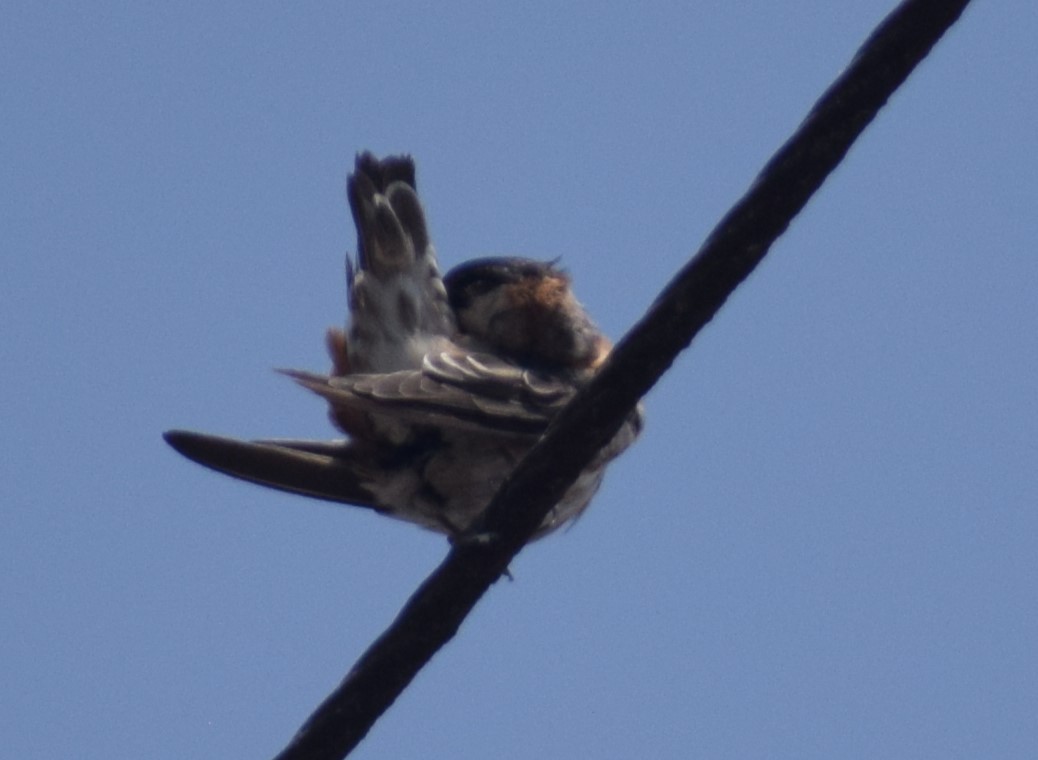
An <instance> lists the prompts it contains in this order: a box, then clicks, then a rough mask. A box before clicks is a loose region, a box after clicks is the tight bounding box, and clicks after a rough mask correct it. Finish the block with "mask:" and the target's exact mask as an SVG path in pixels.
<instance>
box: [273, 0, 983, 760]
mask: <svg viewBox="0 0 1038 760" xmlns="http://www.w3.org/2000/svg"><path fill="white" fill-rule="evenodd" d="M968 3H969V0H907V1H906V2H904V3H902V4H901V5H900V6H899V7H898V8H897V9H895V10H894V12H893V13H891V14H890V16H888V17H887V18H886V19H885V20H884V21H883V23H882V24H881V25H880V26H879V27H878V28H877V29H876V31H875V32H873V34H872V36H871V37H869V39H868V40H867V41H866V42H865V44H864V45H863V46H862V48H861V50H860V51H859V52H858V54H857V56H856V57H855V58H854V60H853V61H852V63H851V65H850V66H849V67H848V69H847V70H846V72H845V73H844V74H843V75H842V76H841V77H840V78H839V79H838V80H837V81H836V82H835V83H834V84H833V85H832V86H831V87H830V88H829V90H828V91H826V93H825V94H824V95H823V96H822V98H821V99H820V100H819V101H818V103H817V104H816V105H815V107H814V108H813V109H812V111H811V112H810V114H808V117H807V119H805V121H804V123H803V124H801V125H800V127H799V129H797V131H796V133H795V134H794V135H793V137H792V138H791V139H790V140H789V141H788V142H787V143H786V144H785V145H784V146H782V148H781V149H780V150H779V151H778V153H776V154H775V156H774V157H773V158H772V159H771V161H770V162H768V164H767V166H765V168H764V170H763V171H762V172H761V174H760V176H759V177H758V178H757V181H756V182H755V183H754V185H753V187H752V188H751V189H750V191H749V192H748V193H747V194H746V195H745V196H744V197H743V198H742V199H741V200H740V201H739V202H738V203H737V204H736V205H735V207H734V208H732V210H731V211H730V212H729V213H728V214H727V215H726V216H725V217H724V219H722V220H721V222H720V224H718V226H717V227H716V228H715V229H714V231H713V233H712V234H711V235H710V237H709V238H708V239H707V241H706V243H705V244H704V245H703V247H702V248H701V249H700V251H699V253H698V254H697V255H696V256H695V257H694V258H693V259H692V260H691V261H690V262H689V264H687V265H686V266H685V267H684V268H683V269H682V270H681V272H679V273H678V276H677V277H676V278H675V279H674V280H673V281H672V282H671V283H670V284H669V285H668V286H667V287H666V289H665V290H664V291H663V293H662V294H661V295H660V297H659V298H658V299H657V301H656V303H655V304H654V305H653V307H652V308H651V309H650V310H649V312H648V313H647V314H646V316H645V317H644V318H643V319H642V320H641V321H640V322H639V323H638V324H637V325H635V327H634V328H633V329H632V330H631V331H630V332H629V333H628V334H627V336H626V337H625V338H624V340H623V341H621V342H620V344H619V345H618V346H617V347H616V349H615V350H614V352H613V355H612V357H611V359H610V361H609V362H608V363H607V365H606V366H605V367H604V368H603V369H602V371H601V372H600V373H599V374H598V375H597V376H596V378H595V380H594V381H593V382H592V383H591V385H589V386H588V387H587V388H586V389H585V390H584V391H583V392H582V393H580V394H579V396H577V397H576V398H575V399H574V400H573V402H572V403H571V404H570V405H569V406H568V407H567V408H566V409H564V410H563V412H562V413H561V414H560V415H559V418H558V419H557V420H556V422H555V424H554V425H553V426H552V428H551V429H550V430H549V431H548V433H547V434H546V435H545V437H544V439H543V440H542V441H541V442H540V443H539V444H538V445H537V446H536V447H535V448H534V449H533V450H532V451H531V452H530V453H529V455H528V456H527V457H526V458H525V459H524V460H523V462H522V463H521V464H520V466H519V467H518V468H517V470H516V471H515V473H514V474H513V475H512V477H511V478H509V480H508V482H506V483H505V484H504V485H503V486H502V488H501V490H500V492H499V493H498V494H497V496H496V497H495V498H494V500H493V502H492V503H491V505H490V506H489V507H488V509H487V512H486V514H485V516H484V520H483V523H482V525H481V532H482V533H483V534H484V535H485V536H487V537H489V538H488V539H487V540H486V541H483V542H480V541H476V540H473V541H469V542H465V543H464V544H463V545H459V546H455V547H454V548H453V549H452V550H451V552H450V553H449V554H448V556H447V558H446V559H445V560H444V562H443V563H442V564H441V565H440V566H439V568H437V569H436V571H435V572H434V573H433V574H432V575H430V576H429V578H428V579H426V581H425V582H424V583H423V584H422V585H421V587H420V588H419V589H418V590H417V591H416V592H415V594H414V595H413V596H412V597H411V599H410V600H408V602H407V604H406V605H405V606H404V608H403V609H402V610H401V611H400V614H399V615H398V616H397V618H396V620H395V621H394V622H393V623H392V625H390V627H389V628H388V629H387V630H386V631H385V633H383V634H382V636H380V637H379V638H378V639H377V640H376V641H375V642H374V643H373V644H372V645H371V646H370V647H369V649H368V650H367V651H366V652H365V653H364V654H363V655H362V656H361V658H360V660H358V661H357V664H356V665H354V667H353V669H352V670H351V671H350V672H349V674H348V675H347V676H346V678H345V680H344V681H343V682H342V683H341V684H340V685H339V687H338V688H337V689H336V690H335V691H334V692H333V693H332V694H331V696H329V697H328V698H327V699H326V700H325V702H324V703H323V704H322V705H321V706H320V707H318V708H317V711H316V712H315V713H314V714H313V715H312V716H311V717H310V719H309V720H308V721H307V722H306V724H305V725H304V726H303V727H302V729H300V731H299V733H298V734H297V735H296V736H295V737H294V738H293V739H292V741H291V743H290V744H289V745H288V747H287V748H285V750H284V751H283V752H282V753H281V754H280V755H278V758H280V760H300V759H302V758H306V760H318V759H324V758H328V759H332V758H341V757H345V756H346V754H347V753H349V752H350V750H352V749H353V748H354V747H355V746H357V744H358V743H359V742H360V740H361V739H362V738H364V736H365V734H367V732H368V730H369V729H370V728H371V726H372V725H373V724H374V722H375V721H376V720H377V719H378V717H379V716H380V715H381V714H382V713H383V712H384V711H385V710H386V709H387V708H388V707H389V706H390V705H391V704H392V703H393V701H394V700H395V699H396V698H397V696H399V695H400V693H401V692H402V691H403V690H404V688H406V687H407V685H408V683H410V681H411V679H412V678H413V677H414V676H415V675H416V674H417V673H418V671H419V670H420V669H421V667H422V666H423V665H424V664H425V663H426V662H428V661H429V659H430V658H431V657H432V656H433V655H434V654H435V653H436V651H437V650H438V649H439V648H440V647H442V646H443V645H444V644H446V643H447V641H449V640H450V639H451V637H452V636H453V635H454V633H455V632H456V631H457V630H458V626H460V625H461V622H462V621H463V620H464V619H465V616H466V615H467V614H468V613H469V611H470V610H471V609H472V608H473V607H474V606H475V604H476V602H477V601H478V600H479V598H480V597H481V596H482V595H483V593H484V592H485V591H486V590H487V589H488V588H489V587H490V585H491V584H492V583H494V582H495V581H496V580H497V579H498V578H499V577H500V575H501V574H502V573H503V572H504V571H505V569H506V568H507V567H508V564H509V563H510V562H511V561H512V558H513V557H514V556H515V555H516V554H517V553H518V552H519V551H520V550H521V549H522V547H523V545H524V544H525V543H526V542H527V541H528V540H529V539H530V537H531V536H532V535H533V532H534V531H535V530H536V528H537V527H538V526H539V525H540V524H541V521H542V520H543V519H544V517H545V515H546V514H547V513H548V511H549V510H550V509H551V507H552V505H554V504H555V503H556V502H557V501H558V500H559V498H560V497H561V496H562V494H563V493H564V492H565V490H566V489H567V488H568V487H569V485H570V484H571V483H572V482H573V481H574V480H575V479H576V477H577V475H578V474H579V473H580V471H581V470H582V469H583V468H584V467H585V466H586V465H587V464H588V462H590V461H591V459H592V458H593V457H594V455H595V454H596V453H597V452H598V450H599V449H600V448H601V447H602V446H603V445H604V444H605V443H606V442H607V441H609V440H610V439H611V438H612V436H613V435H614V434H615V433H616V431H617V430H618V429H619V428H620V425H621V424H622V423H623V421H624V419H625V418H626V416H627V414H628V413H629V411H630V410H631V409H632V408H633V407H634V405H635V404H636V403H637V402H638V399H639V398H641V397H642V396H643V395H644V394H645V393H646V392H647V391H648V390H649V389H650V388H651V387H652V386H653V385H654V384H655V383H656V381H657V380H658V379H659V378H660V376H661V375H662V374H663V373H664V372H665V371H666V369H667V368H668V367H669V366H670V364H671V363H672V362H673V361H674V359H675V357H676V356H677V355H678V353H679V352H681V351H682V350H683V349H684V348H686V347H687V346H688V345H689V343H690V342H691V341H692V338H693V337H694V336H695V335H696V333H698V332H699V330H701V329H702V328H703V326H704V325H706V323H707V322H709V321H710V319H711V318H712V317H713V316H714V315H715V314H716V313H717V311H718V310H719V309H720V308H721V306H722V304H724V302H725V300H726V299H727V298H728V296H729V295H731V294H732V292H733V291H734V290H735V288H736V287H737V286H738V285H739V283H740V282H742V281H743V280H744V279H745V278H746V277H747V276H748V275H749V274H750V272H752V271H753V269H754V267H756V266H757V264H758V263H760V261H761V259H763V258H764V255H765V254H766V253H767V251H768V248H769V247H770V246H771V244H772V243H773V242H774V241H775V240H776V239H777V238H778V236H779V235H781V234H782V232H783V231H785V229H786V227H787V226H789V223H790V222H791V221H792V219H793V217H795V216H796V214H797V213H799V211H800V210H801V209H802V208H803V207H804V205H805V204H806V203H807V201H808V200H809V199H810V197H811V195H812V194H813V193H814V192H815V191H816V190H817V189H818V188H819V187H820V186H821V185H822V183H823V182H824V181H825V178H826V177H827V176H828V175H829V173H830V172H831V171H832V170H833V169H834V168H836V166H837V164H839V162H840V161H841V160H842V158H843V156H844V155H845V154H846V152H847V150H848V149H849V148H850V146H851V144H852V143H853V142H854V140H855V139H856V138H857V137H858V135H860V134H861V132H862V131H863V130H864V129H865V127H866V126H867V125H868V124H869V122H870V121H872V119H873V117H875V115H876V113H877V112H878V111H879V109H880V108H881V107H882V106H883V104H884V103H885V102H886V101H887V99H888V98H889V97H890V96H891V94H893V92H894V91H895V90H896V89H897V88H898V86H900V85H901V83H902V82H903V81H904V80H905V79H906V78H907V77H908V75H909V74H910V73H911V71H912V70H913V69H914V68H915V66H916V65H917V64H918V63H919V62H920V61H922V60H923V58H925V57H926V55H927V53H928V52H929V51H930V48H931V47H933V45H934V44H935V43H936V42H937V40H939V39H940V37H941V36H942V35H943V34H944V32H945V31H946V30H947V29H948V28H949V27H950V26H951V25H952V24H953V23H954V22H955V20H956V19H957V18H958V17H959V15H960V14H961V13H962V11H963V10H964V9H965V7H966V6H967V5H968Z"/></svg>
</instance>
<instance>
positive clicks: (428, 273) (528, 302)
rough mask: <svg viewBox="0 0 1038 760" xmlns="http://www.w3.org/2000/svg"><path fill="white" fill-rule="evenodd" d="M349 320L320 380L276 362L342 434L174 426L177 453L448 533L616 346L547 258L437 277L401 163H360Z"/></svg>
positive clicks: (552, 523) (463, 267)
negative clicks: (240, 434)
mask: <svg viewBox="0 0 1038 760" xmlns="http://www.w3.org/2000/svg"><path fill="white" fill-rule="evenodd" d="M347 194H348V198H349V205H350V210H351V213H352V216H353V219H354V222H355V224H356V227H357V256H356V261H355V262H354V261H352V260H350V259H347V267H346V272H347V293H348V299H347V300H348V307H349V308H348V310H349V316H348V324H347V326H346V328H345V329H342V328H331V329H329V331H328V332H327V335H326V346H327V349H328V352H329V354H330V357H331V362H332V369H331V371H330V372H329V373H328V374H318V373H312V372H305V371H299V370H282V372H284V374H286V375H288V376H289V377H291V378H292V379H294V380H295V381H296V382H297V383H298V384H299V385H301V386H302V387H304V388H306V389H308V390H310V391H312V392H314V393H316V394H317V395H319V396H321V397H322V398H324V399H325V400H326V402H327V403H328V407H329V416H330V418H331V421H332V423H333V424H334V425H335V426H336V427H337V428H338V429H339V430H340V431H341V432H342V433H344V434H345V435H346V437H345V438H344V439H335V440H330V441H310V440H291V439H267V440H256V441H243V440H238V439H234V438H228V437H223V436H217V435H211V434H207V433H198V432H193V431H187V430H170V431H167V432H166V433H164V437H165V440H166V441H167V442H168V443H169V444H170V445H171V446H172V447H173V448H174V449H175V450H176V451H178V452H179V453H180V454H182V455H184V456H185V457H187V458H188V459H191V460H193V461H195V462H198V463H200V464H202V465H205V466H206V467H209V468H211V469H213V470H216V471H218V472H222V473H224V474H227V475H231V476H233V477H236V478H239V479H241V480H246V481H250V482H253V483H257V484H260V485H264V486H267V487H271V488H275V489H278V490H281V491H287V492H290V493H295V494H301V495H304V496H309V497H313V498H317V499H322V500H326V501H332V502H338V503H343V504H350V505H354V506H359V507H365V508H368V509H371V510H374V511H375V512H378V513H381V514H385V515H389V516H391V517H395V518H398V519H401V520H405V521H407V522H411V523H414V524H417V525H419V526H421V527H424V528H427V529H430V530H433V531H436V532H439V533H443V534H446V535H447V536H448V537H449V538H450V539H451V540H457V539H459V538H462V537H464V536H466V535H467V534H468V531H470V529H471V528H472V526H474V525H475V524H476V521H477V520H478V518H479V517H480V515H481V514H482V512H483V511H484V510H485V508H486V506H487V505H488V504H489V503H490V500H491V498H492V497H493V496H494V494H495V493H496V491H497V490H498V488H499V486H500V485H501V484H502V483H503V482H504V480H505V479H506V478H507V477H508V475H509V474H510V473H511V472H512V471H513V470H514V469H515V467H516V466H517V465H518V463H519V461H520V460H521V459H522V458H523V457H524V456H525V454H526V453H527V452H528V451H529V450H530V449H531V448H532V447H533V445H534V444H535V443H536V442H537V440H538V439H539V438H540V437H541V435H542V434H543V433H544V432H545V430H547V428H548V426H549V425H550V424H551V422H552V421H553V420H554V419H555V417H556V416H557V415H558V413H559V412H560V411H561V410H562V408H563V407H564V406H565V405H566V404H567V403H568V402H569V401H570V399H572V398H573V397H574V396H575V395H576V394H577V392H578V391H579V390H580V389H581V388H582V387H584V386H585V385H586V384H587V383H588V382H589V381H590V379H591V378H592V377H593V376H594V375H595V373H596V372H597V371H598V369H599V368H600V367H601V366H602V364H603V363H604V362H605V360H606V358H607V357H608V356H609V353H610V351H611V349H612V343H611V342H610V341H609V339H608V338H607V337H606V336H605V335H604V334H603V333H602V332H601V331H600V330H599V329H598V327H596V325H595V323H594V322H593V321H592V319H591V317H590V316H589V315H588V314H587V312H586V310H585V309H584V307H583V306H582V305H581V304H580V302H579V301H578V300H577V299H576V297H575V295H574V294H573V291H572V288H571V281H570V277H569V275H568V273H567V272H565V271H564V270H563V269H561V268H560V267H559V266H558V264H557V262H556V261H548V262H544V261H538V260H534V259H527V258H521V257H490V258H479V259H474V260H471V261H468V262H465V263H463V264H460V265H459V266H457V267H455V268H454V269H452V270H451V271H450V272H448V273H447V274H446V276H441V274H440V270H439V265H438V262H437V257H436V252H435V249H434V247H433V245H432V243H431V239H430V236H429V233H428V228H427V225H426V220H425V213H424V210H423V207H422V204H421V201H420V199H419V197H418V194H417V185H416V182H415V165H414V161H413V159H411V158H410V157H409V156H389V157H386V158H383V159H378V158H376V157H375V156H373V155H372V154H371V153H367V152H365V153H361V154H359V155H358V156H357V158H356V161H355V167H354V171H353V173H352V174H351V175H350V176H349V179H348V182H347ZM643 416H644V415H643V410H642V409H641V407H640V406H639V407H638V408H636V409H635V410H634V411H632V412H631V414H630V415H629V416H628V418H627V420H626V421H625V423H624V425H623V426H622V427H621V429H620V431H619V432H618V433H617V434H616V435H615V437H614V438H613V439H612V440H611V441H610V442H609V443H608V444H607V445H606V446H605V448H603V449H602V451H600V452H599V454H598V455H597V456H596V458H595V459H594V460H593V461H592V462H591V464H589V465H588V467H586V468H585V470H584V471H583V472H582V473H581V475H580V476H579V477H578V479H577V481H576V482H575V483H574V484H573V485H572V486H571V487H570V489H569V490H568V491H567V492H566V494H565V495H564V496H563V498H562V499H561V500H560V501H559V503H558V504H556V505H555V506H554V507H553V509H552V510H551V511H550V512H549V513H548V515H547V516H546V517H545V519H544V521H543V522H542V524H541V526H540V527H539V529H538V530H537V532H536V533H535V535H534V538H540V537H542V536H544V535H547V534H548V533H551V532H552V531H554V530H556V529H557V528H559V527H560V526H562V525H564V524H566V523H569V522H571V521H573V520H574V519H575V518H577V517H578V516H579V515H580V514H581V513H583V512H584V510H585V509H586V508H587V506H588V504H589V502H590V501H591V498H592V497H593V496H594V494H595V492H596V491H597V490H598V487H599V486H600V484H601V482H602V479H603V477H604V473H605V469H606V465H608V464H609V462H611V461H612V460H613V459H615V458H616V457H617V456H619V455H620V454H621V453H622V452H623V451H624V450H625V449H627V448H628V447H629V446H630V445H631V444H632V443H633V442H634V440H635V439H636V438H637V437H638V435H639V434H640V432H641V428H642V425H643Z"/></svg>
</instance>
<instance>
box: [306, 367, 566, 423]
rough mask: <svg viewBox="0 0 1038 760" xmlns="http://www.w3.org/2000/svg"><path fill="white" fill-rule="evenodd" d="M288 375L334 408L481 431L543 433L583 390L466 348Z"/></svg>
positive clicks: (561, 380) (555, 377)
mask: <svg viewBox="0 0 1038 760" xmlns="http://www.w3.org/2000/svg"><path fill="white" fill-rule="evenodd" d="M285 374H287V375H289V376H290V377H292V378H294V379H295V380H296V381H297V382H298V383H299V384H300V385H302V386H303V387H305V388H308V389H310V390H312V391H313V392H315V393H317V394H318V395H320V396H322V397H324V398H325V399H327V400H328V402H329V403H330V404H331V405H332V406H333V407H336V408H342V409H354V410H361V411H366V412H370V413H375V414H379V415H383V416H387V417H395V418H397V419H399V420H401V421H402V422H406V423H411V424H419V425H435V426H438V427H444V428H450V429H455V430H470V431H473V432H481V433H513V434H518V435H534V436H536V435H540V434H541V433H543V432H544V431H545V430H546V429H547V427H548V425H549V424H550V423H551V421H552V420H553V419H554V418H555V416H556V415H557V414H558V413H559V410H561V409H562V407H563V406H565V405H566V403H567V402H568V401H569V400H570V399H571V398H572V397H573V396H574V394H575V393H576V391H577V386H576V384H575V383H574V382H573V380H572V379H571V378H568V377H563V376H555V375H547V374H543V373H538V372H534V371H531V370H528V369H523V368H522V367H518V366H516V365H515V364H512V363H510V362H506V361H502V360H500V359H497V358H495V357H494V356H491V355H489V354H478V353H464V352H440V353H434V354H429V355H427V356H426V357H425V361H424V362H423V366H422V367H421V368H420V369H416V370H404V371H400V372H389V373H385V374H355V375H347V376H345V377H327V376H325V375H317V374H311V373H309V372H299V371H295V370H288V371H286V373H285Z"/></svg>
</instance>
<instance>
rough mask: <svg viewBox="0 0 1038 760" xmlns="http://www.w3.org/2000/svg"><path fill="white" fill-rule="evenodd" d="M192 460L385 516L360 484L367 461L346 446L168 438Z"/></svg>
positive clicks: (180, 433)
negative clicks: (370, 510)
mask: <svg viewBox="0 0 1038 760" xmlns="http://www.w3.org/2000/svg"><path fill="white" fill-rule="evenodd" d="M163 437H164V438H165V439H166V442H167V443H169V445H170V446H172V447H173V448H174V449H176V450H177V451H178V452H179V453H181V454H183V455H184V456H185V457H187V458H188V459H190V460H192V461H195V462H198V463H199V464H202V465H205V466H206V467H209V468H211V469H213V470H216V471H217V472H222V473H224V474H227V475H231V476H233V477H236V478H240V479H241V480H247V481H249V482H251V483H257V484H259V485H263V486H268V487H270V488H276V489H278V490H281V491H287V492H288V493H295V494H300V495H302V496H310V497H313V498H316V499H324V500H326V501H334V502H339V503H343V504H353V505H355V506H358V507H367V508H368V509H373V510H375V511H376V512H386V511H387V510H386V508H385V506H383V505H379V504H378V503H377V501H376V499H375V497H374V495H373V494H372V493H371V492H370V491H369V490H368V489H367V488H365V487H364V486H363V485H362V484H361V478H360V475H361V473H363V472H364V470H365V462H364V461H362V457H360V456H359V455H358V454H357V452H356V451H355V450H354V449H353V448H351V447H350V445H349V444H348V443H345V442H342V441H335V442H327V443H325V442H321V441H240V440H236V439H234V438H223V437H220V436H215V435H207V434H205V433H194V432H191V431H187V430H170V431H168V432H166V433H164V434H163Z"/></svg>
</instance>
